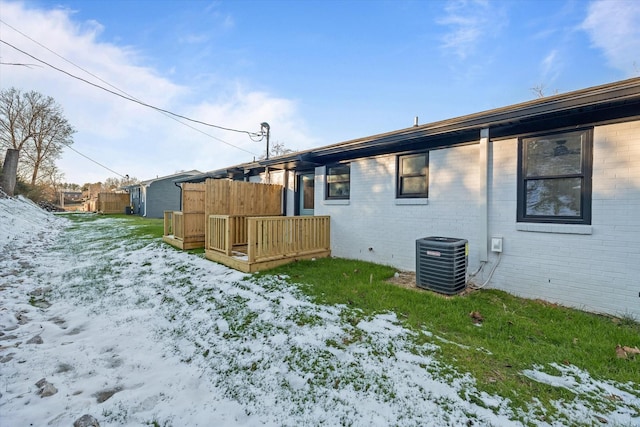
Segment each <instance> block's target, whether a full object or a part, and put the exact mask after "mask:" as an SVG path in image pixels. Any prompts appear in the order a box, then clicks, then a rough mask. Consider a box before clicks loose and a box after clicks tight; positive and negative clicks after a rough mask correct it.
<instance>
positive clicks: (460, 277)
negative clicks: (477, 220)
mask: <svg viewBox="0 0 640 427" xmlns="http://www.w3.org/2000/svg"><path fill="white" fill-rule="evenodd" d="M467 244H468V242H467V240H465V239H455V238H451V237H425V238H423V239H418V240H416V285H417V286H418V287H421V288H425V289H430V290H433V291H436V292H440V293H443V294H447V295H453V294H457V293H459V292H461V291H462V290H464V289H465V287H466V286H467Z"/></svg>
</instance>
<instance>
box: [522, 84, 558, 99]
mask: <svg viewBox="0 0 640 427" xmlns="http://www.w3.org/2000/svg"><path fill="white" fill-rule="evenodd" d="M529 89H531V91H532V92H533V93H534V94H535V95H536V98H544V97H545V96H546V94H545V90H546V89H547V88H546V87H545V85H544V84H542V83H541V84H539V85H536V86H534V87H532V88H529ZM557 94H558V89H556V90H554V91H553V93H552V95H557Z"/></svg>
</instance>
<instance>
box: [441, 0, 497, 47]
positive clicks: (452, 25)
mask: <svg viewBox="0 0 640 427" xmlns="http://www.w3.org/2000/svg"><path fill="white" fill-rule="evenodd" d="M445 13H446V14H445V16H444V17H442V18H440V19H438V20H437V23H438V24H440V25H443V26H445V27H448V28H449V31H448V32H447V33H446V34H444V36H443V37H442V48H443V49H445V50H447V51H450V52H453V53H454V54H455V55H456V56H457V57H458V58H459V59H462V60H464V59H466V58H467V57H469V56H471V55H472V54H474V53H475V52H476V49H477V48H478V46H479V45H480V44H481V42H482V41H483V40H485V39H486V38H491V37H493V36H494V34H495V33H496V32H497V31H499V29H500V28H501V27H502V26H503V25H504V23H505V19H504V16H502V15H503V14H502V13H501V12H500V11H499V10H498V9H496V8H495V7H493V6H492V5H491V4H490V3H489V2H488V1H487V0H450V1H448V2H447V5H446V6H445Z"/></svg>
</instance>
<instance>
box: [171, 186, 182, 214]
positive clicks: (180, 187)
mask: <svg viewBox="0 0 640 427" xmlns="http://www.w3.org/2000/svg"><path fill="white" fill-rule="evenodd" d="M173 185H175V186H176V187H178V188H179V189H180V205H179V206H180V209H178V210H180V211H182V185H180V183H178V182H174V183H173Z"/></svg>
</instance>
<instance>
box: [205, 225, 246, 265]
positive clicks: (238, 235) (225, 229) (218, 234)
mask: <svg viewBox="0 0 640 427" xmlns="http://www.w3.org/2000/svg"><path fill="white" fill-rule="evenodd" d="M207 237H208V239H207V242H206V247H207V249H211V250H214V251H218V252H222V253H224V254H225V255H227V256H231V255H232V254H233V250H234V248H235V249H238V248H240V247H244V246H246V245H247V217H246V216H244V215H209V234H208V236H207Z"/></svg>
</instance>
